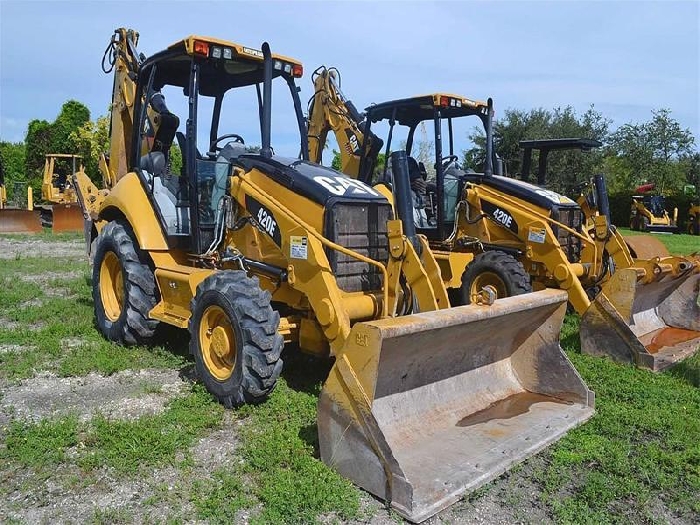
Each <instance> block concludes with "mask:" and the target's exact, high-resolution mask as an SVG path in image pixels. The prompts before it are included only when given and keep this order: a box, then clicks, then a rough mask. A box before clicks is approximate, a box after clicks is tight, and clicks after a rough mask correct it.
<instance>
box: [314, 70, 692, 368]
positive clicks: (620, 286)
mask: <svg viewBox="0 0 700 525" xmlns="http://www.w3.org/2000/svg"><path fill="white" fill-rule="evenodd" d="M313 82H314V97H313V99H312V101H311V103H310V104H309V152H310V158H311V160H313V161H316V162H318V161H320V152H321V151H322V150H323V146H324V141H325V137H326V134H327V132H328V131H329V130H333V131H334V133H335V136H336V139H337V141H338V144H339V146H340V154H341V164H342V165H343V166H347V167H348V168H347V169H346V174H347V175H350V176H352V177H357V178H358V179H359V180H361V181H363V182H365V183H368V184H370V185H372V184H381V183H389V182H392V181H393V182H396V181H397V176H396V173H393V167H390V165H389V164H390V163H389V162H388V161H387V163H386V164H385V165H384V168H383V170H376V169H375V168H374V165H375V164H376V160H377V156H376V154H375V152H376V151H378V148H377V147H376V145H377V144H378V141H379V139H378V138H377V137H376V135H375V134H374V132H373V131H372V125H373V124H376V123H377V122H383V123H385V124H387V125H388V128H389V131H388V136H387V140H386V143H385V144H384V148H385V152H386V156H387V157H388V155H389V153H390V152H391V151H392V137H393V135H394V134H395V133H396V131H397V129H396V128H403V131H405V136H406V141H405V146H404V145H403V143H402V145H401V146H400V147H399V149H400V150H404V151H405V152H406V154H407V156H408V162H409V179H410V182H411V185H412V188H414V190H415V191H414V195H413V203H414V207H415V209H414V217H415V218H416V223H417V228H416V229H417V232H418V233H420V234H423V235H425V236H426V237H427V238H428V240H429V244H430V248H431V250H432V251H433V253H434V255H435V259H436V260H437V262H438V264H439V266H440V270H441V275H442V278H443V280H444V282H445V286H446V287H447V288H448V289H450V290H451V291H452V294H451V296H452V298H453V299H454V301H453V303H457V304H466V303H470V302H473V301H474V300H475V298H476V297H477V296H478V293H479V290H481V289H482V288H483V287H484V286H487V285H488V286H492V287H493V288H495V289H496V291H497V294H498V296H499V297H506V296H513V295H518V294H522V293H526V292H528V291H530V290H531V289H532V288H534V289H536V290H541V289H543V288H559V289H561V290H565V291H566V292H567V294H568V300H569V303H570V304H571V306H572V307H573V308H574V309H575V310H576V311H577V312H578V313H579V314H580V315H581V316H582V327H581V346H582V350H583V351H584V352H586V353H591V354H594V355H609V356H611V357H613V358H614V359H616V360H619V361H623V362H633V363H636V364H637V365H638V366H642V367H646V368H650V369H652V370H661V369H664V368H666V367H668V366H670V365H672V364H673V363H675V362H677V361H679V360H681V359H683V358H685V357H687V356H688V355H689V354H691V353H693V352H694V351H695V350H696V349H697V348H698V346H699V345H700V306H698V304H697V297H698V287H699V286H700V263H699V262H698V261H697V260H694V259H692V258H685V257H667V256H664V257H653V258H648V259H646V260H640V259H636V260H635V259H634V258H633V254H632V252H631V251H630V249H629V248H628V247H627V245H626V243H625V240H624V239H623V238H622V236H621V235H620V234H619V232H617V230H616V229H615V227H614V226H613V225H612V224H611V222H610V215H609V210H608V209H607V202H608V201H607V191H606V189H605V184H604V182H605V181H604V179H603V177H602V176H599V177H596V179H595V180H594V181H593V182H594V184H592V185H591V193H590V195H589V196H588V201H589V202H590V203H591V205H590V206H589V207H588V208H587V210H588V214H589V215H588V216H586V215H584V212H582V208H581V206H580V205H579V204H577V203H576V202H574V201H573V200H571V199H569V198H568V197H565V196H563V195H559V194H558V193H555V192H553V191H550V190H547V189H545V188H543V187H540V186H535V185H533V184H530V183H529V182H527V181H523V180H515V179H512V178H508V177H504V176H501V175H500V173H502V164H501V163H500V159H497V158H496V157H495V155H494V151H493V136H492V114H493V110H492V102H491V100H490V99H489V101H488V102H480V101H476V100H471V99H468V98H465V97H461V96H458V95H450V94H444V93H436V94H432V95H424V96H418V97H413V98H407V99H401V100H394V101H389V102H384V103H380V104H375V105H372V106H370V107H368V108H366V110H365V112H366V113H365V114H364V115H362V116H361V115H359V113H358V112H357V110H356V109H354V106H353V105H352V104H349V103H348V102H347V99H346V98H345V97H344V95H343V94H342V92H341V91H340V88H339V86H338V83H337V81H336V74H335V71H334V70H332V69H326V68H323V67H322V68H319V69H317V70H316V72H315V75H314V78H313ZM471 117H477V118H478V119H479V120H480V121H481V123H482V125H483V127H484V130H485V134H486V158H485V163H484V164H485V168H484V173H475V172H474V171H473V170H469V169H468V168H467V167H465V166H463V165H462V160H461V159H460V157H459V155H457V154H456V150H455V136H454V133H453V127H454V125H455V121H456V119H460V118H471ZM423 125H430V126H433V130H434V135H433V136H432V140H433V146H434V147H433V151H434V154H435V157H434V162H435V164H434V169H435V179H434V180H427V182H426V178H427V176H426V175H427V169H426V167H425V166H424V165H422V163H419V162H418V161H417V160H416V159H414V158H412V157H411V152H412V147H413V143H414V137H415V131H416V130H417V129H418V128H419V126H423ZM348 130H351V133H350V132H348ZM564 140H565V141H569V143H568V145H569V146H571V144H572V143H573V142H575V141H579V143H578V144H577V145H576V146H575V147H579V148H582V149H585V148H589V147H593V145H592V144H587V143H585V141H583V142H581V139H564ZM572 141H573V142H572ZM556 145H557V141H540V142H539V143H537V142H530V143H529V144H524V146H526V148H525V149H526V154H527V152H528V151H527V150H528V148H529V152H530V154H531V152H532V149H540V150H541V154H540V157H539V158H540V162H541V164H544V166H542V165H541V166H540V176H542V177H543V176H544V174H545V172H546V158H547V153H548V151H549V150H550V149H556V147H557V146H556ZM562 145H564V143H561V142H560V143H559V146H562ZM394 147H396V146H394ZM542 150H547V153H545V152H543V151H542ZM494 166H495V170H494ZM528 170H529V169H528ZM494 171H495V172H496V173H494ZM524 175H525V177H526V174H524ZM421 190H422V191H421ZM599 210H600V211H599ZM603 210H605V211H603ZM639 241H640V240H637V248H638V250H639V251H640V252H642V251H643V250H644V246H643V245H642V244H641V243H640V242H639ZM655 246H656V245H655ZM635 255H639V254H635ZM662 255H667V253H664V254H662ZM531 287H532V288H531Z"/></svg>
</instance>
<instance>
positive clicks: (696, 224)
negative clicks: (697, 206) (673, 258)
mask: <svg viewBox="0 0 700 525" xmlns="http://www.w3.org/2000/svg"><path fill="white" fill-rule="evenodd" d="M688 235H700V217H698V218H697V219H691V220H690V221H689V222H688Z"/></svg>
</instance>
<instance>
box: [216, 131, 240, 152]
mask: <svg viewBox="0 0 700 525" xmlns="http://www.w3.org/2000/svg"><path fill="white" fill-rule="evenodd" d="M225 139H233V142H238V143H239V144H245V141H244V140H243V137H241V136H240V135H237V134H236V133H228V134H226V135H221V136H220V137H217V138H216V140H213V141H212V142H211V144H209V151H220V150H221V148H220V147H219V146H217V144H218V143H219V142H221V141H222V140H225Z"/></svg>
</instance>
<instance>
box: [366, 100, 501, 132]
mask: <svg viewBox="0 0 700 525" xmlns="http://www.w3.org/2000/svg"><path fill="white" fill-rule="evenodd" d="M394 109H396V120H397V122H398V123H399V124H401V125H404V126H412V125H414V124H417V123H418V122H422V121H424V120H429V119H432V118H433V117H434V114H435V109H440V110H441V115H442V117H443V118H455V117H463V116H469V115H484V116H485V115H486V113H487V111H488V105H487V103H486V102H482V101H480V100H472V99H469V98H466V97H463V96H461V95H454V94H451V93H432V94H429V95H418V96H415V97H410V98H402V99H397V100H389V101H387V102H381V103H379V104H373V105H372V106H369V107H368V108H366V109H365V111H366V112H367V115H368V116H369V118H370V120H371V121H372V122H378V121H380V120H388V119H390V118H391V116H392V114H393V112H394Z"/></svg>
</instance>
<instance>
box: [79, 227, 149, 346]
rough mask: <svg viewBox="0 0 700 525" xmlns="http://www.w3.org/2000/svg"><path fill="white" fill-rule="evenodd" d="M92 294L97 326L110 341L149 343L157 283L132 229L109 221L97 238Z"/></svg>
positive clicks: (129, 343) (128, 343) (130, 343)
mask: <svg viewBox="0 0 700 525" xmlns="http://www.w3.org/2000/svg"><path fill="white" fill-rule="evenodd" d="M94 246H95V249H94V264H93V267H92V297H93V300H94V302H95V318H96V322H97V327H98V328H99V329H100V331H101V332H102V334H103V335H104V336H105V337H106V338H107V339H109V340H110V341H115V342H117V343H120V344H126V345H133V344H138V343H146V342H148V341H149V340H150V339H151V338H152V337H153V334H154V332H155V330H156V327H157V326H158V321H156V320H154V319H149V317H148V313H149V312H150V311H151V309H152V308H153V307H154V306H155V305H156V303H157V302H158V301H157V297H156V283H155V278H154V276H153V272H152V271H151V268H150V267H149V266H148V264H147V263H146V258H145V255H144V254H143V252H141V250H139V249H138V247H137V245H136V242H135V240H134V238H133V233H132V232H131V229H130V228H129V227H128V226H127V225H125V224H122V223H120V222H116V221H113V222H110V223H109V224H107V225H106V226H105V227H104V228H103V229H102V231H101V232H100V234H99V235H98V236H97V239H95V245H94Z"/></svg>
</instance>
